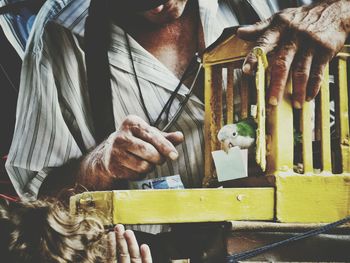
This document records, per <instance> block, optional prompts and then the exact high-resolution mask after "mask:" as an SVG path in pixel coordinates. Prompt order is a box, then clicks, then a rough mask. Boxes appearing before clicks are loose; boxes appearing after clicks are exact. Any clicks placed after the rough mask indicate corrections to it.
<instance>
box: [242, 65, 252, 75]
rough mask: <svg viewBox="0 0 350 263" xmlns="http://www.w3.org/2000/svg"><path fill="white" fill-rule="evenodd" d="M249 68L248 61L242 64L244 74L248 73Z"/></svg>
mask: <svg viewBox="0 0 350 263" xmlns="http://www.w3.org/2000/svg"><path fill="white" fill-rule="evenodd" d="M250 69H251V66H250V64H248V63H246V64H244V66H243V72H244V73H245V74H249V73H250Z"/></svg>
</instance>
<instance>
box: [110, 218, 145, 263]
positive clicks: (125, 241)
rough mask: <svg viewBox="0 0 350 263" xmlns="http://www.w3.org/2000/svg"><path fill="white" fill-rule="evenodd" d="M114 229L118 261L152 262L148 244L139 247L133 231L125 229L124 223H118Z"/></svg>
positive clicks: (132, 262)
mask: <svg viewBox="0 0 350 263" xmlns="http://www.w3.org/2000/svg"><path fill="white" fill-rule="evenodd" d="M114 231H115V238H116V245H117V257H118V263H152V256H151V251H150V249H149V247H148V245H146V244H143V245H141V246H140V247H139V245H138V243H137V240H136V238H135V235H134V232H133V231H131V230H126V231H125V229H124V226H123V225H116V226H115V228H114Z"/></svg>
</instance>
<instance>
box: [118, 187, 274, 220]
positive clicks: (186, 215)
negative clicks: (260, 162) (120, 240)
mask: <svg viewBox="0 0 350 263" xmlns="http://www.w3.org/2000/svg"><path fill="white" fill-rule="evenodd" d="M113 202H114V204H113V207H114V211H113V222H114V223H122V224H158V223H185V222H219V221H231V220H272V219H273V217H274V189H273V188H226V189H186V190H124V191H114V201H113Z"/></svg>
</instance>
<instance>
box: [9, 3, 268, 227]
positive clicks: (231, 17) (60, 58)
mask: <svg viewBox="0 0 350 263" xmlns="http://www.w3.org/2000/svg"><path fill="white" fill-rule="evenodd" d="M63 1H64V0H53V1H51V0H50V1H49V2H47V3H46V4H45V8H43V9H42V10H41V11H40V13H39V14H38V17H37V19H36V22H35V25H34V26H35V30H34V32H33V33H32V34H31V37H30V39H29V43H28V45H27V50H26V54H25V57H24V61H23V68H22V76H21V87H20V94H19V98H18V105H17V120H16V128H15V133H14V139H13V142H12V147H11V150H10V153H9V157H8V160H7V163H6V168H7V171H8V173H9V175H10V178H11V181H12V183H13V185H14V187H15V189H16V191H17V192H18V194H19V195H20V196H21V197H22V198H27V199H35V198H36V197H37V194H38V191H39V188H40V186H41V184H42V182H43V180H44V179H45V177H46V175H47V174H48V172H49V171H50V170H51V169H55V167H58V166H61V165H62V164H64V163H65V162H67V161H68V160H70V159H72V158H77V157H80V156H81V155H82V154H84V153H86V151H87V150H88V149H90V148H91V147H94V146H95V141H94V138H93V135H92V128H91V127H92V125H91V119H90V108H89V102H88V101H89V98H88V90H87V87H86V86H87V85H86V72H85V63H84V52H83V49H82V46H81V43H82V36H83V33H84V21H85V18H86V14H87V8H88V5H89V1H88V0H72V1H67V0H66V1H65V3H64V4H67V6H66V7H65V8H64V9H63V10H62V11H61V12H60V13H59V15H58V16H57V17H56V19H55V23H47V17H48V16H50V14H51V12H52V10H51V9H50V5H55V4H57V2H61V3H62V2H63ZM199 8H200V17H201V21H202V25H203V29H204V37H205V44H206V45H207V46H208V45H210V44H211V43H212V42H213V41H215V40H216V39H217V37H218V36H219V35H220V34H221V33H222V30H223V29H224V28H225V27H229V26H235V25H237V24H238V21H237V19H236V16H235V14H233V13H232V12H231V8H230V1H229V0H227V1H217V0H199ZM266 8H268V6H267V5H266ZM268 15H269V14H267V15H266V17H267V16H268ZM111 28H112V30H111V34H112V42H111V45H110V50H109V60H110V67H111V73H112V78H111V83H112V100H113V105H114V109H113V111H114V117H115V125H116V127H118V126H119V125H120V123H121V121H122V119H123V118H124V117H126V116H127V115H129V114H136V115H138V116H140V117H142V118H144V119H145V120H146V116H145V113H144V112H143V108H142V105H141V103H140V98H139V93H138V89H137V86H136V83H135V76H134V75H133V71H132V65H131V62H130V59H129V55H128V51H127V46H126V43H125V37H124V32H123V31H122V30H121V28H119V27H118V26H115V25H113V26H112V27H111ZM72 32H73V33H72ZM130 39H131V48H132V53H133V57H134V60H135V67H136V71H137V73H138V77H139V81H140V86H141V87H142V91H143V94H144V100H145V104H146V107H147V109H148V111H149V114H150V116H151V118H152V119H153V120H154V119H155V118H156V117H157V116H158V114H159V113H160V111H161V110H162V108H163V106H164V104H165V102H166V101H167V99H168V98H169V96H170V95H171V92H172V91H173V89H174V88H175V87H176V86H177V84H178V82H179V79H178V78H177V77H176V76H175V75H174V74H173V73H172V72H170V71H169V70H168V69H167V68H166V67H165V66H164V65H163V64H162V63H161V62H160V61H158V60H157V59H156V58H155V57H154V56H153V55H151V54H150V53H149V52H148V51H146V50H145V49H144V48H143V47H142V46H140V45H139V44H138V43H137V42H136V41H135V40H133V39H132V38H131V37H130ZM187 90H188V88H187V87H186V86H183V87H182V88H181V90H180V93H179V95H178V97H177V99H176V101H175V103H174V106H173V107H172V110H171V112H170V116H171V115H172V114H174V113H175V111H176V109H177V107H178V105H179V103H180V101H181V99H182V98H183V97H184V95H185V94H186V92H187ZM203 118H204V105H203V103H202V102H201V101H200V100H199V99H198V98H196V97H195V96H192V98H191V99H190V100H189V102H188V104H187V105H186V107H185V110H184V111H183V113H182V115H181V117H180V118H179V119H178V121H177V122H176V123H175V125H174V126H173V127H172V130H180V131H182V132H183V133H184V136H185V142H184V143H183V144H181V145H179V146H178V147H177V149H178V151H179V155H180V157H179V159H178V160H176V161H173V162H171V161H169V162H167V163H165V164H164V165H162V166H158V167H157V168H156V170H155V171H154V172H152V173H150V174H149V175H148V178H154V177H159V176H167V175H173V174H180V175H181V178H182V180H183V183H184V185H185V186H186V187H200V186H201V180H202V176H203V172H204V171H203V168H204V165H203V159H204V155H203V154H204V152H203V151H204V139H203ZM156 228H157V227H154V228H153V230H152V229H148V231H149V232H158V230H156Z"/></svg>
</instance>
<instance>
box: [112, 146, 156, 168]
mask: <svg viewBox="0 0 350 263" xmlns="http://www.w3.org/2000/svg"><path fill="white" fill-rule="evenodd" d="M116 156H117V159H118V160H115V162H112V163H116V165H117V166H118V167H119V166H120V165H122V166H124V167H125V168H128V169H130V170H131V171H133V172H134V173H148V172H150V171H152V170H153V169H154V165H153V164H152V163H150V162H148V161H146V160H144V159H142V158H140V157H138V156H136V155H134V154H132V153H129V152H125V151H120V152H119V153H118V154H117V155H116ZM111 165H113V164H111Z"/></svg>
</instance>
